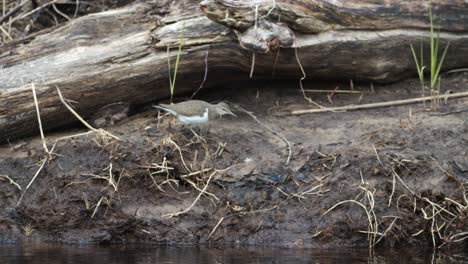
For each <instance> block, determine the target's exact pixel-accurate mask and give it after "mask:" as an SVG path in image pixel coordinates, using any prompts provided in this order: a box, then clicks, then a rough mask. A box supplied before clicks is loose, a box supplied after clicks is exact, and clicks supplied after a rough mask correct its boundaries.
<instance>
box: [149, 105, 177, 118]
mask: <svg viewBox="0 0 468 264" xmlns="http://www.w3.org/2000/svg"><path fill="white" fill-rule="evenodd" d="M154 107H156V108H158V109H161V110H164V111H166V112H168V113H170V114H172V115H174V116H177V112H176V111H175V110H173V109H171V108H169V107H170V105H165V104H160V105H155V106H154Z"/></svg>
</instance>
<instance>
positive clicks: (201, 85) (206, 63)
mask: <svg viewBox="0 0 468 264" xmlns="http://www.w3.org/2000/svg"><path fill="white" fill-rule="evenodd" d="M210 46H211V45H208V48H206V55H205V75H204V76H203V81H202V82H201V84H200V86H199V87H198V89H197V90H196V91H195V92H193V94H192V96H190V99H193V97H195V95H196V94H197V93H198V92H199V91H200V90H201V89H202V88H203V86H204V85H205V82H206V77H207V76H208V54H209V52H210ZM169 63H170V62H169ZM169 66H170V65H169Z"/></svg>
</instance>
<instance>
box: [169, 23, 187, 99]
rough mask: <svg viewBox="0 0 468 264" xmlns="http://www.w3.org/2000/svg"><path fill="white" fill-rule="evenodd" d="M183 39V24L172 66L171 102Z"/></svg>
mask: <svg viewBox="0 0 468 264" xmlns="http://www.w3.org/2000/svg"><path fill="white" fill-rule="evenodd" d="M184 37H185V23H184V25H183V27H182V33H181V34H180V41H179V49H178V50H177V56H176V62H175V64H174V76H173V78H172V81H170V82H169V83H170V92H171V101H172V97H173V96H174V89H175V82H176V79H177V69H178V68H179V61H180V54H181V53H182V46H183V44H184Z"/></svg>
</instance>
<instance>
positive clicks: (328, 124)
mask: <svg viewBox="0 0 468 264" xmlns="http://www.w3.org/2000/svg"><path fill="white" fill-rule="evenodd" d="M336 85H337V84H336V83H333V84H330V83H325V84H317V83H313V82H311V83H307V84H306V86H307V88H308V89H333V88H335V87H336ZM339 85H340V86H341V88H342V89H349V87H348V85H343V84H339ZM374 86H375V92H374V93H373V92H371V91H370V88H369V87H370V85H369V84H355V89H356V90H361V91H363V93H362V94H335V95H333V96H331V97H330V100H331V101H332V103H330V102H329V101H330V100H329V99H328V97H327V95H326V94H324V93H311V94H310V95H311V96H312V97H313V99H314V100H315V101H316V102H318V103H320V104H322V105H324V106H327V107H330V106H338V105H348V104H357V103H368V102H378V101H391V100H397V99H401V98H412V97H417V96H419V95H420V91H419V84H418V82H417V81H416V80H408V81H404V82H400V83H395V84H392V85H387V86H380V87H378V86H377V85H374ZM443 86H444V88H446V90H448V89H450V90H451V91H452V92H457V91H458V92H460V91H467V90H468V74H458V75H450V76H446V77H445V81H444V84H443ZM217 89H218V90H210V91H209V92H210V94H209V95H203V94H199V95H198V99H204V100H207V101H219V100H228V101H229V102H231V103H233V104H238V105H241V106H242V107H243V108H245V109H247V110H248V111H252V113H253V114H254V115H255V116H256V117H257V118H258V120H260V121H261V122H263V123H265V124H266V125H268V126H269V127H271V128H272V129H273V130H275V131H276V132H278V133H280V134H281V135H283V136H284V137H285V138H287V139H288V140H289V141H290V143H291V144H292V158H291V162H290V164H289V165H287V166H286V165H285V162H286V158H287V154H288V152H287V148H286V144H285V143H284V142H283V141H282V140H281V139H280V138H279V137H277V136H276V135H274V134H272V133H271V132H270V131H268V130H267V129H265V128H264V127H263V126H262V125H260V124H259V123H258V122H256V121H255V120H254V119H252V118H251V117H250V116H249V115H247V114H245V113H242V112H240V111H238V112H236V113H237V114H238V118H233V117H227V118H223V119H220V120H216V121H213V122H211V123H210V124H209V125H208V126H204V127H201V128H195V130H196V131H197V132H200V133H201V135H202V136H203V137H204V138H205V140H206V143H205V142H203V141H199V140H197V139H196V138H194V137H193V135H192V133H191V132H190V130H189V129H187V128H184V127H182V126H181V125H180V124H177V123H175V122H174V119H173V118H172V117H170V116H161V118H159V119H158V118H157V116H158V113H157V111H156V110H154V109H150V108H148V110H146V111H144V112H140V113H137V114H135V115H132V116H130V117H128V118H126V119H124V120H122V121H120V122H118V123H117V124H116V125H113V126H110V127H106V128H105V129H106V130H107V131H109V132H111V133H113V134H114V135H117V136H118V137H120V139H121V140H120V141H117V140H109V141H107V140H105V139H104V138H102V137H98V136H96V135H88V136H80V137H73V138H67V139H62V140H60V141H58V143H57V144H56V146H55V149H54V152H55V154H56V155H54V156H53V159H52V160H49V161H48V162H47V163H46V164H45V166H44V168H43V169H42V171H41V172H40V173H39V175H38V177H37V178H36V179H35V180H34V182H33V183H32V184H31V186H30V188H29V189H28V190H27V192H26V193H25V194H24V197H23V199H22V201H21V203H20V204H19V205H18V206H16V205H17V202H18V200H19V199H20V196H21V194H22V192H24V191H25V189H26V186H27V185H28V183H29V182H30V181H31V179H32V178H33V176H34V174H35V173H36V171H37V170H38V169H39V165H41V162H42V160H44V158H47V155H46V154H45V153H44V150H43V148H42V142H41V140H40V138H32V139H26V140H22V141H18V142H12V143H11V144H10V145H9V146H8V145H6V146H3V147H2V148H1V149H0V174H1V175H7V176H9V177H10V178H11V179H13V180H14V181H15V182H16V183H18V184H19V185H20V186H21V188H22V191H20V190H19V189H18V188H17V187H15V185H14V184H11V183H10V182H9V180H8V179H6V178H5V177H1V178H0V180H1V181H0V203H1V207H2V208H4V210H2V211H1V217H0V230H1V239H2V241H4V242H19V241H25V240H33V241H60V242H66V243H88V242H96V243H129V242H153V243H164V244H196V243H219V244H230V243H236V244H251V245H252V244H253V245H270V246H271V245H278V246H294V247H336V246H367V245H369V243H371V242H372V241H374V242H377V241H378V244H377V245H407V244H411V245H423V244H424V245H432V243H433V242H432V239H433V237H434V239H435V242H436V243H437V245H443V244H444V245H451V244H456V243H455V242H454V241H456V240H457V239H461V238H463V237H462V236H457V234H459V233H462V232H467V231H468V224H467V223H468V201H467V199H466V197H467V191H466V187H467V186H468V153H467V152H468V125H467V121H468V112H466V111H465V112H459V113H450V112H451V111H453V110H456V109H463V108H465V109H466V108H467V106H468V100H467V99H459V100H451V101H449V102H448V104H447V105H446V104H442V106H441V108H440V110H439V111H435V112H434V111H427V110H424V109H423V106H422V105H408V106H401V107H389V108H378V109H373V110H366V111H354V112H341V113H322V114H309V115H300V116H293V115H289V114H287V113H288V111H290V110H293V109H306V108H310V107H312V106H311V105H309V104H308V103H307V102H306V101H305V100H304V99H303V97H302V95H301V93H300V92H299V91H298V90H297V82H296V81H294V82H276V81H275V82H274V83H273V82H272V83H253V82H248V83H247V82H246V83H236V84H232V85H230V86H226V87H218V88H217ZM442 113H447V114H446V115H442ZM82 132H85V130H81V129H72V130H68V131H66V132H63V131H62V132H57V133H55V134H50V133H49V134H46V138H47V141H48V142H49V146H52V143H53V142H54V141H55V140H57V139H58V138H60V137H63V136H67V135H73V134H77V133H82ZM176 145H177V146H178V147H179V148H180V152H179V150H178V149H177V147H176ZM221 150H222V151H221ZM181 156H182V157H183V159H184V162H185V165H184V163H183V162H182V159H181ZM110 166H112V167H111V169H110V168H109V167H110ZM227 168H229V169H227ZM225 169H227V170H225ZM215 170H217V171H215ZM109 171H111V173H110V172H109ZM109 175H111V176H112V178H113V180H115V182H116V184H117V183H118V185H117V186H116V188H114V187H113V186H111V185H110V184H109V180H108V179H109V177H110V176H109ZM210 176H211V181H210V182H209V183H208V187H206V184H207V181H208V179H209V178H210ZM400 179H401V180H400ZM194 185H196V186H197V188H198V190H197V189H196V188H195V186H194ZM405 185H406V186H405ZM393 186H394V187H393ZM205 187H206V189H205V191H206V192H205V193H204V195H202V196H201V197H200V199H199V200H198V201H197V202H196V203H195V205H194V206H193V207H192V208H191V209H190V210H189V211H188V212H186V213H185V214H180V215H178V216H173V217H168V216H165V215H167V214H171V213H177V212H181V211H183V210H185V209H187V208H189V207H190V206H191V204H192V203H193V202H194V201H195V200H196V198H197V196H198V195H199V194H200V190H202V189H204V188H205ZM392 190H393V191H392ZM346 200H348V202H344V203H342V204H338V203H339V202H341V201H346ZM350 200H354V201H355V202H352V201H350ZM357 202H359V203H361V205H362V206H361V205H359V204H357ZM335 205H337V206H336V207H335V208H333V210H331V211H328V212H327V210H329V209H330V208H332V207H333V206H335ZM364 208H365V209H366V210H367V212H368V213H369V217H368V216H367V215H366V211H365V210H364ZM325 213H326V214H325ZM434 215H435V217H433V216H434ZM369 218H370V222H371V224H372V227H371V228H370V227H369ZM436 229H439V231H438V232H437V231H434V232H431V230H436ZM368 231H374V232H375V233H376V236H375V237H374V238H373V237H372V236H370V237H369V234H368ZM366 232H367V233H366ZM432 234H434V236H432ZM466 241H467V240H465V241H464V242H461V243H465V245H466Z"/></svg>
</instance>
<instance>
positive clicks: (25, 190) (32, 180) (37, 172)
mask: <svg viewBox="0 0 468 264" xmlns="http://www.w3.org/2000/svg"><path fill="white" fill-rule="evenodd" d="M48 160H49V159H48V158H45V159H44V160H43V161H42V164H41V166H40V167H39V169H38V170H37V171H36V174H34V176H33V177H32V179H31V181H30V182H29V184H28V185H27V186H26V189H24V192H23V193H22V194H21V197H20V198H19V200H18V202H17V203H16V206H19V205H20V203H21V200H23V197H24V195H25V194H26V192H27V191H28V189H29V187H31V185H32V183H33V182H34V180H35V179H36V178H37V176H38V175H39V173H40V172H41V171H42V169H43V168H44V165H45V164H46V163H47V161H48Z"/></svg>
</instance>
